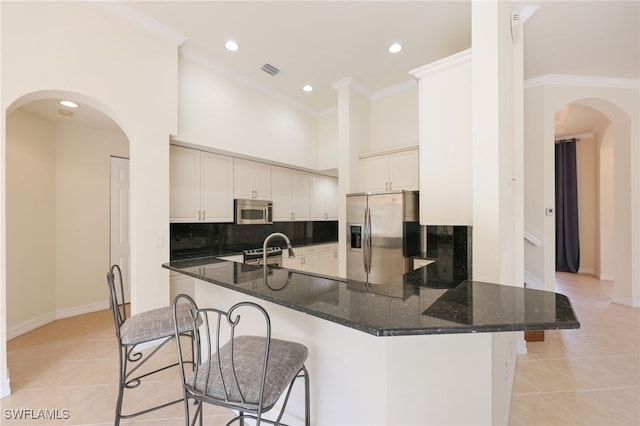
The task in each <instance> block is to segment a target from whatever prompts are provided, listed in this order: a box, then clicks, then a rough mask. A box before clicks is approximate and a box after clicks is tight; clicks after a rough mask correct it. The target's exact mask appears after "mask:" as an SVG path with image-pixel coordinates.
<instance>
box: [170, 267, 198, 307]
mask: <svg viewBox="0 0 640 426" xmlns="http://www.w3.org/2000/svg"><path fill="white" fill-rule="evenodd" d="M195 281H196V279H195V278H192V277H189V276H186V275H183V274H179V273H177V272H176V273H171V275H170V276H169V296H170V297H171V300H170V303H173V299H175V297H176V296H177V295H179V294H186V295H189V296H191V297H194V296H195Z"/></svg>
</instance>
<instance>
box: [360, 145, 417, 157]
mask: <svg viewBox="0 0 640 426" xmlns="http://www.w3.org/2000/svg"><path fill="white" fill-rule="evenodd" d="M418 149H419V146H418V145H411V146H403V147H401V148H394V149H390V150H388V151H378V152H371V153H368V154H361V155H360V157H359V158H360V159H361V160H362V159H363V158H369V157H377V156H379V155H388V154H395V153H396V152H406V151H417V150H418Z"/></svg>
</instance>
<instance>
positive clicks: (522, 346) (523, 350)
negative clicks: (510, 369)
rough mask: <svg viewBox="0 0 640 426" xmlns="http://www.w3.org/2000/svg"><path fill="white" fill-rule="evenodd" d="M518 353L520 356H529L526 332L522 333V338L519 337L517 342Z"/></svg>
mask: <svg viewBox="0 0 640 426" xmlns="http://www.w3.org/2000/svg"><path fill="white" fill-rule="evenodd" d="M516 352H517V353H518V355H526V354H527V341H526V340H524V332H523V333H522V337H519V338H518V340H517V341H516Z"/></svg>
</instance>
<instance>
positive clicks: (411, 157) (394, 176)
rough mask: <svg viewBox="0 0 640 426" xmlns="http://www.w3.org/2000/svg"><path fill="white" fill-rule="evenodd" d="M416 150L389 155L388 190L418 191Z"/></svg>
mask: <svg viewBox="0 0 640 426" xmlns="http://www.w3.org/2000/svg"><path fill="white" fill-rule="evenodd" d="M418 161H419V159H418V150H412V151H404V152H396V153H394V154H389V189H390V190H397V189H405V190H408V191H412V190H418V189H419V187H420V179H419V168H418Z"/></svg>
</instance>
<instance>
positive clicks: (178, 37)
mask: <svg viewBox="0 0 640 426" xmlns="http://www.w3.org/2000/svg"><path fill="white" fill-rule="evenodd" d="M89 1H90V2H91V3H93V4H94V5H96V6H99V7H101V8H103V9H104V10H106V11H107V12H110V13H111V14H113V15H115V16H118V17H120V18H123V19H125V20H127V21H129V22H131V23H133V24H135V25H137V26H139V27H140V28H144V29H145V30H147V31H149V32H150V33H152V34H155V35H157V36H159V37H161V38H163V39H165V40H168V41H170V42H171V43H173V44H175V45H176V46H180V45H182V44H183V43H184V42H186V41H187V40H189V37H187V36H186V35H184V34H182V33H181V32H178V31H176V30H174V29H173V28H170V27H168V26H166V25H164V24H163V23H161V22H159V21H157V20H156V19H153V18H151V17H150V16H148V15H145V14H144V13H142V12H140V11H138V10H136V9H134V8H132V7H130V6H127V5H125V4H124V3H122V2H119V1H102V0H89Z"/></svg>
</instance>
